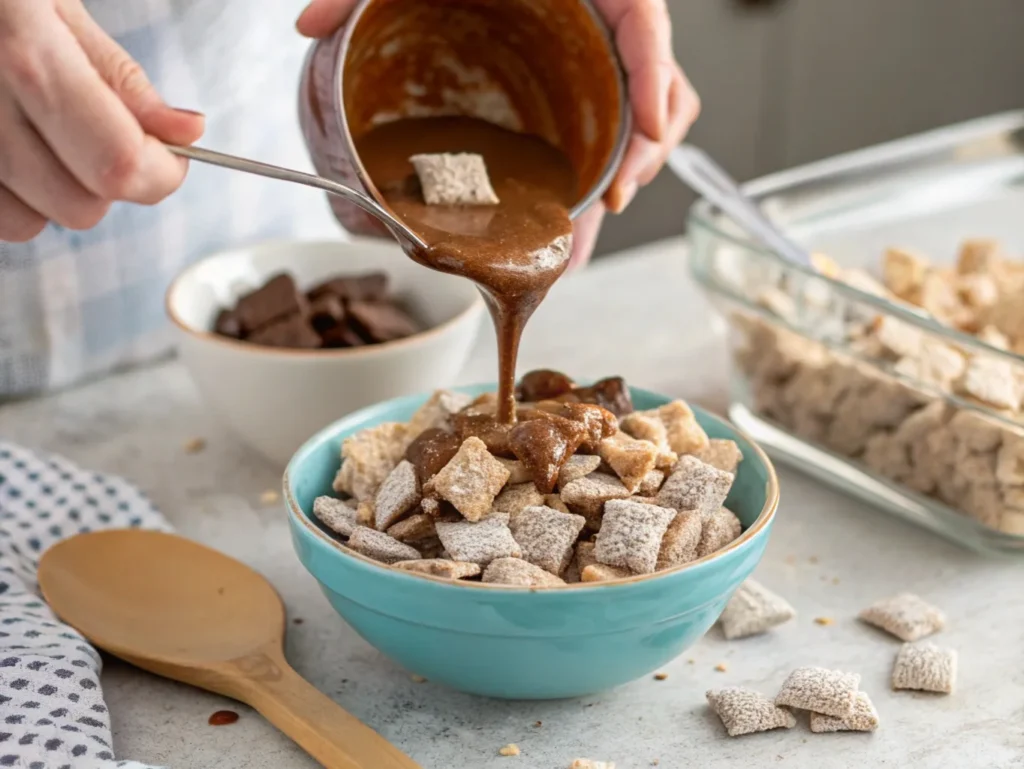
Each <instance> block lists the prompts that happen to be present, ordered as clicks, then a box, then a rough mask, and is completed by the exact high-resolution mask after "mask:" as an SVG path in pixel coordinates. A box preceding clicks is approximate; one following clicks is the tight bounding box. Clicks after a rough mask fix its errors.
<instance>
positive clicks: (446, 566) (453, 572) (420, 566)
mask: <svg viewBox="0 0 1024 769" xmlns="http://www.w3.org/2000/svg"><path fill="white" fill-rule="evenodd" d="M394 566H395V568H396V569H402V570H403V571H411V572H414V573H416V574H429V575H430V576H431V577H444V578H445V579H465V578H466V577H475V576H476V575H477V574H479V573H480V565H479V564H476V563H466V562H464V561H450V560H448V559H447V558H423V559H421V560H418V561H399V562H398V563H396V564H394Z"/></svg>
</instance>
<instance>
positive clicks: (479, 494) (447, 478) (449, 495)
mask: <svg viewBox="0 0 1024 769" xmlns="http://www.w3.org/2000/svg"><path fill="white" fill-rule="evenodd" d="M509 474H510V473H509V471H508V470H506V469H505V466H504V465H503V464H501V462H499V461H498V460H496V459H495V458H494V457H493V456H491V454H490V452H488V451H487V446H486V445H485V444H484V442H483V441H482V440H480V439H479V438H475V437H471V438H467V439H466V440H465V441H463V443H462V447H461V448H460V449H459V451H458V453H457V454H456V455H455V456H454V457H452V460H451V461H450V462H449V463H448V464H447V465H445V466H444V468H443V469H442V470H441V471H440V472H439V473H438V474H437V475H435V476H434V477H433V478H432V479H431V480H430V481H429V482H428V484H427V488H425V489H424V492H425V493H430V494H437V495H438V496H439V497H441V499H445V500H447V501H449V502H451V503H452V504H453V505H455V507H456V509H457V510H458V511H459V512H460V513H462V514H463V515H464V516H465V517H466V520H469V521H479V520H480V519H481V518H483V517H484V516H485V515H486V514H487V513H489V512H490V510H491V506H492V505H493V504H494V498H495V497H496V496H497V495H498V492H499V491H501V488H502V487H503V486H504V485H505V482H506V481H507V480H508V477H509ZM428 489H429V491H428Z"/></svg>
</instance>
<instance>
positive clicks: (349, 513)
mask: <svg viewBox="0 0 1024 769" xmlns="http://www.w3.org/2000/svg"><path fill="white" fill-rule="evenodd" d="M313 515H315V516H316V517H317V518H318V519H319V520H320V521H321V522H322V523H323V524H324V526H326V527H327V528H328V529H330V530H331V531H333V532H335V533H337V534H341V535H342V536H343V537H348V536H351V534H352V532H353V531H355V528H356V526H358V525H359V524H358V523H357V522H356V509H355V508H354V507H353V506H352V505H351V504H349V503H348V502H346V501H345V500H343V499H335V498H334V497H317V498H316V499H315V500H313Z"/></svg>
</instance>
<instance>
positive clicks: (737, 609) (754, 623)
mask: <svg viewBox="0 0 1024 769" xmlns="http://www.w3.org/2000/svg"><path fill="white" fill-rule="evenodd" d="M795 616H796V610H795V609H794V608H793V607H792V606H790V605H789V602H788V601H786V599H784V598H783V597H782V596H779V595H776V594H775V593H773V592H772V591H771V590H769V589H768V588H766V587H765V586H764V585H762V584H761V583H760V582H755V581H754V580H752V579H748V580H747V581H746V582H744V583H743V584H742V585H740V586H739V588H738V589H737V590H736V592H735V593H733V595H732V598H730V599H729V603H727V604H726V605H725V611H723V612H722V616H721V617H720V618H719V620H718V621H719V623H720V624H721V626H722V633H723V635H725V637H726V638H727V639H728V640H730V641H731V640H733V639H736V638H747V637H749V636H753V635H759V634H761V633H766V632H768V631H769V630H771V629H772V628H773V627H776V626H778V625H781V624H782V623H784V622H789V620H791V619H793V617H795Z"/></svg>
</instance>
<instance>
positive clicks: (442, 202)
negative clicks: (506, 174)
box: [409, 152, 498, 206]
mask: <svg viewBox="0 0 1024 769" xmlns="http://www.w3.org/2000/svg"><path fill="white" fill-rule="evenodd" d="M409 162H411V163H412V165H413V168H415V169H416V175H417V176H418V177H419V179H420V186H421V187H422V188H423V200H424V201H425V202H426V203H427V205H428V206H480V205H495V204H497V203H498V196H497V195H496V194H495V192H494V188H493V187H492V186H491V180H490V179H489V178H488V176H487V166H486V164H485V163H484V158H483V155H476V154H474V153H471V152H460V153H440V154H434V155H431V154H424V155H413V156H412V157H410V158H409Z"/></svg>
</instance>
